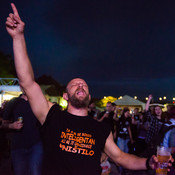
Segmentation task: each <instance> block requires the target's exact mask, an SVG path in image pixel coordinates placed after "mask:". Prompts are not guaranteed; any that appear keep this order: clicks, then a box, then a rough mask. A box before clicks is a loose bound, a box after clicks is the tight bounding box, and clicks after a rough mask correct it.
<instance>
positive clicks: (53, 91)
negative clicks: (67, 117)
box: [36, 75, 65, 96]
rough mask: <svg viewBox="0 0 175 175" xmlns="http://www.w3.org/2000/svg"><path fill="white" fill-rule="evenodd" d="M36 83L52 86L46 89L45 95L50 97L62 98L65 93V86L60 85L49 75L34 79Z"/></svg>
mask: <svg viewBox="0 0 175 175" xmlns="http://www.w3.org/2000/svg"><path fill="white" fill-rule="evenodd" d="M36 82H37V83H38V84H40V85H54V86H51V87H50V88H48V89H47V94H49V95H52V96H58V95H59V96H62V94H63V92H64V91H65V85H61V84H60V83H59V82H57V81H56V80H55V79H54V78H52V77H51V76H49V75H42V76H41V77H39V78H37V79H36Z"/></svg>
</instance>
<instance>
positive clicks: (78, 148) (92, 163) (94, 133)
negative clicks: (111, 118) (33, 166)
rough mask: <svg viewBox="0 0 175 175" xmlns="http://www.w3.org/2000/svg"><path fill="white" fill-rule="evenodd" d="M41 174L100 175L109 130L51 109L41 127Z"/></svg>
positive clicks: (87, 119) (94, 122)
mask: <svg viewBox="0 0 175 175" xmlns="http://www.w3.org/2000/svg"><path fill="white" fill-rule="evenodd" d="M41 132H42V137H43V143H44V163H43V174H44V175H90V174H91V175H100V174H101V167H100V157H101V151H102V150H103V149H104V145H105V142H106V139H107V137H108V136H109V133H110V130H109V129H108V128H106V127H105V126H104V124H103V123H101V122H97V121H96V120H94V119H92V118H91V117H88V116H85V117H84V116H76V115H72V114H70V113H68V112H67V111H61V110H59V108H58V106H57V105H53V106H52V108H51V109H50V111H49V113H48V115H47V118H46V121H45V123H44V125H43V126H42V128H41Z"/></svg>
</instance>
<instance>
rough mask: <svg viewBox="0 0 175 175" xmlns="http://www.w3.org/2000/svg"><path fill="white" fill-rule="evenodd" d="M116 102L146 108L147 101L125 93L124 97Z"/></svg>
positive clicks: (121, 104)
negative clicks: (144, 101)
mask: <svg viewBox="0 0 175 175" xmlns="http://www.w3.org/2000/svg"><path fill="white" fill-rule="evenodd" d="M114 103H115V104H116V105H118V106H141V107H142V109H145V103H143V102H141V101H139V100H136V99H134V98H132V97H130V96H128V95H124V96H123V97H122V99H118V100H116V101H115V102H114Z"/></svg>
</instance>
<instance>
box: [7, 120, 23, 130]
mask: <svg viewBox="0 0 175 175" xmlns="http://www.w3.org/2000/svg"><path fill="white" fill-rule="evenodd" d="M22 127H23V123H22V122H21V121H15V122H13V123H11V124H9V128H10V129H17V130H19V129H21V128H22Z"/></svg>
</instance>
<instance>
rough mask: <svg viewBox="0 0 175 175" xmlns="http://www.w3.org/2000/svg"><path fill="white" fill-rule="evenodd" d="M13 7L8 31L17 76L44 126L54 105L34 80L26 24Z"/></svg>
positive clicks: (7, 22)
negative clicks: (11, 40)
mask: <svg viewBox="0 0 175 175" xmlns="http://www.w3.org/2000/svg"><path fill="white" fill-rule="evenodd" d="M11 7H12V10H13V13H10V14H9V17H7V21H6V29H7V32H8V33H9V35H10V36H11V37H12V39H13V52H14V62H15V68H16V72H17V76H18V78H19V83H20V86H21V87H22V88H23V90H24V91H25V93H26V95H27V97H28V100H29V103H30V106H31V108H32V110H33V113H34V114H35V116H36V117H37V118H38V120H39V121H40V123H41V124H43V123H44V121H45V119H46V115H47V113H48V111H49V109H50V107H51V105H52V104H51V103H49V102H48V101H47V100H46V99H45V97H44V95H43V93H42V91H41V89H40V87H39V85H38V84H37V83H36V82H35V80H34V74H33V70H32V65H31V63H30V60H29V57H28V54H27V48H26V42H25V38H24V26H25V24H24V22H23V21H22V20H21V18H20V16H19V14H18V11H17V9H16V7H15V5H14V4H13V3H11Z"/></svg>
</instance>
